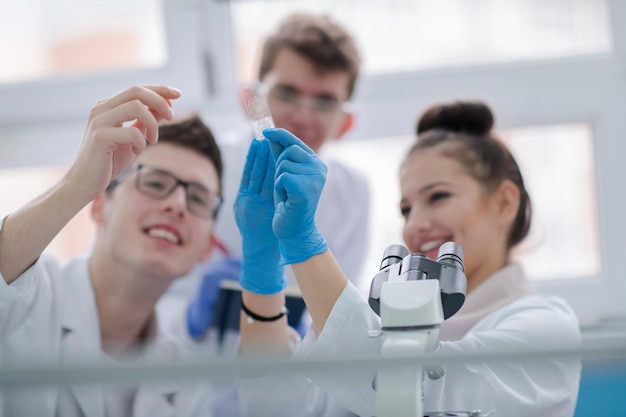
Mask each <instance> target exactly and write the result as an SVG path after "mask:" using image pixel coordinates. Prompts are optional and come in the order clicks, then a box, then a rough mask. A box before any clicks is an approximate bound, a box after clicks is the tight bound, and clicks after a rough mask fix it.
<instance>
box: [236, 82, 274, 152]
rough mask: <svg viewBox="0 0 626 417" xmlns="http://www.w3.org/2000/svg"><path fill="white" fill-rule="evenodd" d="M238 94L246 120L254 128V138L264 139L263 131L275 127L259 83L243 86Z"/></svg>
mask: <svg viewBox="0 0 626 417" xmlns="http://www.w3.org/2000/svg"><path fill="white" fill-rule="evenodd" d="M240 94H241V100H242V102H243V106H244V108H245V109H246V113H247V114H248V119H250V122H251V123H252V127H253V128H254V137H255V138H257V139H259V140H263V139H265V136H263V130H265V129H269V128H272V127H275V125H274V120H273V119H272V114H271V113H270V108H269V106H268V105H267V98H266V97H265V94H263V92H262V91H261V85H260V83H259V82H258V81H256V82H253V83H249V84H245V85H243V86H242V87H241V90H240Z"/></svg>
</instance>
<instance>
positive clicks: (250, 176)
mask: <svg viewBox="0 0 626 417" xmlns="http://www.w3.org/2000/svg"><path fill="white" fill-rule="evenodd" d="M274 173H275V168H274V159H273V158H272V156H271V153H270V148H269V143H268V142H267V141H265V140H262V141H259V140H256V139H255V140H253V141H252V143H251V144H250V148H249V149H248V156H247V158H246V165H245V166H244V169H243V175H242V177H241V184H240V185H239V193H238V194H237V200H236V201H235V205H234V210H235V220H236V221H237V227H239V233H240V234H241V238H242V241H243V246H242V250H243V264H242V271H241V278H240V279H239V284H241V286H242V287H243V288H245V289H246V290H248V291H252V292H254V293H257V294H274V293H277V292H279V291H281V290H283V289H284V288H285V286H286V285H287V280H286V279H285V277H284V274H283V273H284V267H283V266H282V265H280V250H279V248H278V239H277V238H276V236H275V235H274V232H273V231H272V220H273V218H274V198H273V190H274Z"/></svg>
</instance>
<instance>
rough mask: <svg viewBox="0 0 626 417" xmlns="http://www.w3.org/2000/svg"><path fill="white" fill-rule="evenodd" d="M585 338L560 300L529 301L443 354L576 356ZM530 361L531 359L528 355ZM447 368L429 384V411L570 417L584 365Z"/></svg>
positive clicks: (544, 361) (535, 361)
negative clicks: (573, 352) (562, 352)
mask: <svg viewBox="0 0 626 417" xmlns="http://www.w3.org/2000/svg"><path fill="white" fill-rule="evenodd" d="M580 345H581V337H580V331H579V328H578V321H577V319H576V316H575V314H574V312H573V311H572V310H571V308H570V307H569V306H568V305H567V304H566V303H565V302H564V301H563V300H561V299H559V298H557V297H545V296H531V297H525V298H523V299H521V300H519V301H517V302H515V303H513V304H512V305H510V306H508V307H506V308H503V309H501V310H500V311H497V312H495V313H493V314H491V315H490V316H488V317H486V318H485V319H483V320H482V321H481V322H479V323H478V324H477V325H476V326H475V327H474V328H473V329H471V330H470V332H469V333H468V334H467V335H466V336H465V337H464V338H462V339H461V340H459V341H454V342H442V343H441V346H440V347H441V352H442V353H444V354H455V353H456V354H467V355H471V354H484V353H485V352H489V351H494V352H520V351H522V352H524V351H526V352H529V353H530V352H532V351H533V350H536V351H539V352H540V351H546V350H569V349H573V350H576V349H578V348H580ZM528 356H529V355H528ZM528 356H526V357H521V358H520V357H518V358H516V357H511V358H507V359H506V360H492V361H489V362H468V363H465V364H463V365H454V366H444V369H445V376H444V377H443V378H442V379H440V380H437V381H431V380H429V379H426V382H425V387H424V394H425V395H424V397H425V404H424V408H425V410H427V411H428V410H430V411H439V410H441V411H444V410H461V411H468V410H475V409H481V410H483V411H485V412H489V411H491V410H495V411H496V413H497V415H506V416H511V417H515V416H519V417H522V416H548V415H549V416H559V417H571V416H572V415H573V413H574V408H575V406H576V398H577V394H578V385H579V381H580V369H581V364H580V361H579V360H578V359H577V358H574V357H566V358H556V357H548V356H546V355H536V356H531V357H532V359H528Z"/></svg>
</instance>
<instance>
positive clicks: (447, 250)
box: [437, 242, 465, 271]
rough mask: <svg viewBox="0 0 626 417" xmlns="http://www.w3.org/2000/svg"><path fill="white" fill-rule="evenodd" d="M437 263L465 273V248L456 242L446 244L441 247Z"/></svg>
mask: <svg viewBox="0 0 626 417" xmlns="http://www.w3.org/2000/svg"><path fill="white" fill-rule="evenodd" d="M437 262H439V263H442V264H446V265H449V266H452V267H455V268H458V269H460V270H461V271H465V269H464V267H463V248H461V246H460V245H458V244H456V243H454V242H446V243H444V244H443V245H441V246H440V247H439V253H438V255H437Z"/></svg>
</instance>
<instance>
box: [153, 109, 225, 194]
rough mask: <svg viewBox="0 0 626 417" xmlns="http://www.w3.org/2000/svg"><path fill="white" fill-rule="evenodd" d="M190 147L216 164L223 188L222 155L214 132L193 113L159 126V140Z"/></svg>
mask: <svg viewBox="0 0 626 417" xmlns="http://www.w3.org/2000/svg"><path fill="white" fill-rule="evenodd" d="M157 143H170V144H172V145H176V146H180V147H183V148H187V149H190V150H192V151H195V152H197V153H199V154H200V155H203V156H205V157H206V158H207V159H208V160H209V161H211V162H212V163H213V165H214V166H215V170H216V171H217V178H218V181H219V187H220V190H221V189H222V171H223V165H222V155H221V153H220V148H219V147H218V146H217V142H216V141H215V137H214V136H213V132H212V131H211V129H209V127H208V126H207V125H206V124H205V123H204V122H203V121H202V119H201V118H200V116H199V115H197V114H195V113H193V114H191V115H188V116H186V117H184V118H181V119H176V120H174V121H172V122H168V123H164V124H161V125H160V126H159V141H158V142H157Z"/></svg>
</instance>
